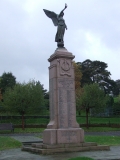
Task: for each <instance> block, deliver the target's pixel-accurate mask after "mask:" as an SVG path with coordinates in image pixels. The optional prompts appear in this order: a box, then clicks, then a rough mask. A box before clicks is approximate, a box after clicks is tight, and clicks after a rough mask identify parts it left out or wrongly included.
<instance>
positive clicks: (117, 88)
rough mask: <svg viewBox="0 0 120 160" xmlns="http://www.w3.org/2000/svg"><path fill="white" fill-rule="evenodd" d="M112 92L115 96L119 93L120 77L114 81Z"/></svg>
mask: <svg viewBox="0 0 120 160" xmlns="http://www.w3.org/2000/svg"><path fill="white" fill-rule="evenodd" d="M113 94H114V95H115V96H118V95H119V94H120V79H118V80H116V81H115V87H114V90H113Z"/></svg>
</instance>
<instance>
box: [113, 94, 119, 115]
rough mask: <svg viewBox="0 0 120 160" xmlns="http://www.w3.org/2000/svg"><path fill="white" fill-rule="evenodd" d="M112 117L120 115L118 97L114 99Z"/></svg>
mask: <svg viewBox="0 0 120 160" xmlns="http://www.w3.org/2000/svg"><path fill="white" fill-rule="evenodd" d="M113 115H120V95H119V96H118V97H115V98H114V105H113Z"/></svg>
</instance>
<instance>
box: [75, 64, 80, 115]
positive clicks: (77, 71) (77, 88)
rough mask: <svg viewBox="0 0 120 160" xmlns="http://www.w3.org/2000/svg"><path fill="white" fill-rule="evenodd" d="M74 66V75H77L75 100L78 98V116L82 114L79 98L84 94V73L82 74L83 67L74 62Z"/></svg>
mask: <svg viewBox="0 0 120 160" xmlns="http://www.w3.org/2000/svg"><path fill="white" fill-rule="evenodd" d="M73 66H74V73H75V98H76V109H77V112H78V114H79V115H80V113H81V108H80V104H79V98H80V96H81V94H82V88H81V79H82V72H81V66H80V64H77V63H75V62H73Z"/></svg>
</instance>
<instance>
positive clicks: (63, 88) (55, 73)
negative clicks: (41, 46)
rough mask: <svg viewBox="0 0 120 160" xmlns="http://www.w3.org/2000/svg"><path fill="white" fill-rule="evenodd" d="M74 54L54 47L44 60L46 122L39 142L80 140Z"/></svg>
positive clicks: (81, 136)
mask: <svg viewBox="0 0 120 160" xmlns="http://www.w3.org/2000/svg"><path fill="white" fill-rule="evenodd" d="M74 57H75V56H73V55H72V53H70V52H68V51H67V50H66V49H65V48H58V49H57V50H56V51H55V53H54V54H52V55H51V56H50V58H49V59H48V61H49V62H50V67H49V91H50V122H49V124H48V125H47V129H45V131H44V132H43V144H61V143H62V144H63V143H65V144H66V143H80V142H84V131H83V130H82V129H81V128H79V124H78V123H77V122H76V104H75V80H74V68H73V64H72V60H73V59H74Z"/></svg>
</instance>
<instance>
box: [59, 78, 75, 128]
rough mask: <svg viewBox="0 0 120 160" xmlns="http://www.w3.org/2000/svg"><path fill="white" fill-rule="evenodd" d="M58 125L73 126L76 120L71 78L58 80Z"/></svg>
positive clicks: (63, 126)
mask: <svg viewBox="0 0 120 160" xmlns="http://www.w3.org/2000/svg"><path fill="white" fill-rule="evenodd" d="M58 86H59V88H58V94H59V97H58V107H59V127H60V128H68V127H69V128H70V127H74V124H75V122H76V113H75V91H74V81H73V79H67V78H64V79H59V80H58Z"/></svg>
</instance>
